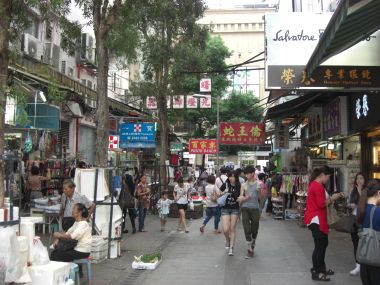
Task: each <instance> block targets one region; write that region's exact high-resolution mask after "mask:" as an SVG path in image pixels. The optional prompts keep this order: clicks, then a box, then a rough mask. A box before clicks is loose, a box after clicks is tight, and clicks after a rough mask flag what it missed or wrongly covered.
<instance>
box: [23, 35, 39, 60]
mask: <svg viewBox="0 0 380 285" xmlns="http://www.w3.org/2000/svg"><path fill="white" fill-rule="evenodd" d="M23 47H24V49H23V52H24V53H26V54H28V55H30V56H31V57H33V58H35V59H38V60H41V57H42V53H43V51H42V43H41V41H40V40H39V39H36V38H35V37H34V36H32V35H30V34H24V43H23Z"/></svg>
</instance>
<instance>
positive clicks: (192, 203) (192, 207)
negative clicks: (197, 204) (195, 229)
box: [189, 200, 194, 211]
mask: <svg viewBox="0 0 380 285" xmlns="http://www.w3.org/2000/svg"><path fill="white" fill-rule="evenodd" d="M189 207H190V210H191V211H194V202H193V200H191V201H190V203H189Z"/></svg>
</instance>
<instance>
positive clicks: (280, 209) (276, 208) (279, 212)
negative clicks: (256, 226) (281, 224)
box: [272, 197, 285, 220]
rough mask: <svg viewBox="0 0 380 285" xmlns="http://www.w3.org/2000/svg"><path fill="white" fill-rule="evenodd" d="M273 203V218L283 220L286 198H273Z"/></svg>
mask: <svg viewBox="0 0 380 285" xmlns="http://www.w3.org/2000/svg"><path fill="white" fill-rule="evenodd" d="M272 205H273V218H274V219H275V220H283V219H284V208H285V207H284V199H282V198H280V197H278V198H272Z"/></svg>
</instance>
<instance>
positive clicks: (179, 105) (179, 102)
mask: <svg viewBox="0 0 380 285" xmlns="http://www.w3.org/2000/svg"><path fill="white" fill-rule="evenodd" d="M183 108H185V96H184V95H176V96H173V109H183Z"/></svg>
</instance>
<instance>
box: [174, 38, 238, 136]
mask: <svg viewBox="0 0 380 285" xmlns="http://www.w3.org/2000/svg"><path fill="white" fill-rule="evenodd" d="M200 47H202V46H200ZM189 54H191V56H189ZM230 56H231V53H230V51H229V50H228V48H227V47H226V46H225V45H224V43H223V40H222V39H221V38H220V37H219V36H218V37H210V36H207V38H206V42H205V47H204V49H203V50H202V49H201V48H198V49H193V51H192V53H187V51H186V50H185V51H184V52H183V54H182V56H181V60H180V61H178V64H177V62H176V64H175V66H174V67H173V70H174V71H173V72H174V78H175V82H176V85H175V86H176V89H177V90H176V91H177V92H178V93H185V94H190V93H198V92H199V80H200V79H201V77H203V76H204V75H203V74H200V73H194V72H200V71H205V70H220V71H224V70H225V69H226V68H227V66H226V63H225V60H226V59H227V58H228V57H230ZM226 75H227V74H226V73H225V72H215V73H211V74H208V75H207V76H209V77H210V78H211V82H212V94H211V95H212V106H213V107H212V109H193V110H186V111H185V112H183V110H181V111H176V110H173V111H171V112H170V120H171V122H172V123H174V122H176V121H178V120H186V121H190V122H192V123H193V124H194V125H195V126H196V129H195V132H194V133H193V134H190V135H191V136H192V137H204V136H210V137H213V136H216V134H215V131H214V132H213V131H212V129H213V128H214V127H215V125H216V122H217V117H216V112H217V111H216V106H217V97H218V96H219V97H221V96H222V94H223V93H224V92H225V90H226V88H227V87H228V86H229V81H228V79H227V77H226ZM178 93H177V94H178Z"/></svg>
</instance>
